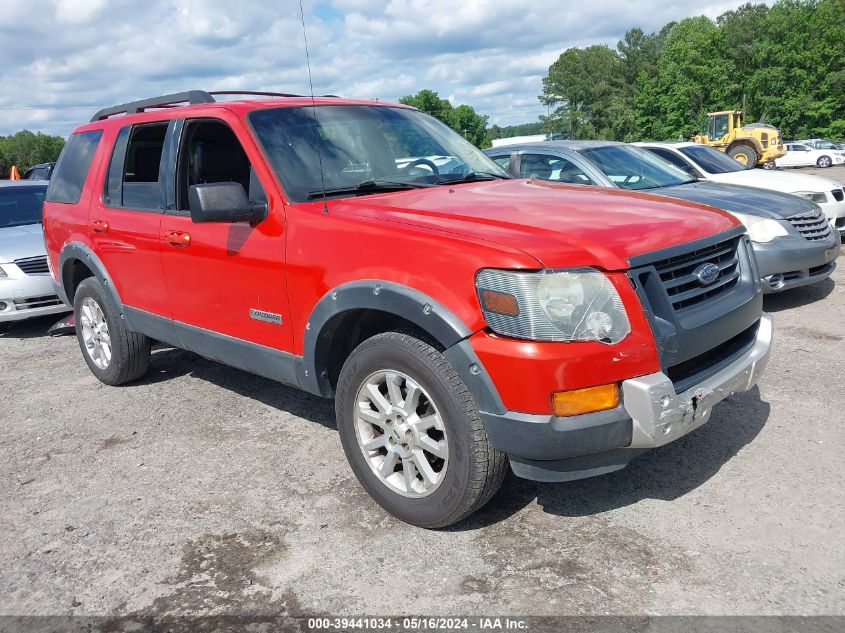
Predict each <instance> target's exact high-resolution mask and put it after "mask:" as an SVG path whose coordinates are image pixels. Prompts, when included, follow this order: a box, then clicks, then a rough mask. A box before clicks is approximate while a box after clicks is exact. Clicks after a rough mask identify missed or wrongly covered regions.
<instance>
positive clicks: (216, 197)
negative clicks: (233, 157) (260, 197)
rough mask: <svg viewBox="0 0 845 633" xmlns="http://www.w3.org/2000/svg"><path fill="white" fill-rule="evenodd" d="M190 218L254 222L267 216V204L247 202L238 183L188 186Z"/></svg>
mask: <svg viewBox="0 0 845 633" xmlns="http://www.w3.org/2000/svg"><path fill="white" fill-rule="evenodd" d="M188 204H189V206H190V208H191V221H192V222H196V223H198V224H199V223H203V222H230V223H231V222H249V223H250V224H256V223H258V222H261V221H262V220H264V219H266V217H267V203H266V202H250V201H249V198H247V195H246V191H245V190H244V187H243V185H242V184H240V183H239V182H212V183H208V184H205V185H191V187H190V188H189V189H188Z"/></svg>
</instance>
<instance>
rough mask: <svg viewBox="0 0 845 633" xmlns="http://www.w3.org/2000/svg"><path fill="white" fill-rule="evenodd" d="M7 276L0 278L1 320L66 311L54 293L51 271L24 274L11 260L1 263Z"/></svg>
mask: <svg viewBox="0 0 845 633" xmlns="http://www.w3.org/2000/svg"><path fill="white" fill-rule="evenodd" d="M3 270H4V271H5V272H6V273H7V274H8V277H3V278H0V323H5V322H8V321H21V320H23V319H29V318H32V317H37V316H44V315H47V314H59V313H61V312H68V311H69V310H70V308H69V307H67V306H66V305H64V304H63V303H62V300H61V299H60V298H59V297H58V296H56V292H55V290H54V288H53V281H52V277H51V276H50V275H41V274H39V275H27V274H24V273H23V271H21V270H20V269H19V268H17V267H16V266H14V265H13V264H3Z"/></svg>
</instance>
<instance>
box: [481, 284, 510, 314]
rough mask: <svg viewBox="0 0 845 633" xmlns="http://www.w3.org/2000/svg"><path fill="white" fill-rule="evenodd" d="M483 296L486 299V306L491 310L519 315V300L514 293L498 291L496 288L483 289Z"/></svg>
mask: <svg viewBox="0 0 845 633" xmlns="http://www.w3.org/2000/svg"><path fill="white" fill-rule="evenodd" d="M481 298H482V299H483V300H484V307H485V308H486V309H487V310H488V311H489V312H496V313H498V314H505V315H507V316H519V302H518V301H517V300H516V297H514V296H513V295H509V294H507V293H505V292H496V291H495V290H482V291H481Z"/></svg>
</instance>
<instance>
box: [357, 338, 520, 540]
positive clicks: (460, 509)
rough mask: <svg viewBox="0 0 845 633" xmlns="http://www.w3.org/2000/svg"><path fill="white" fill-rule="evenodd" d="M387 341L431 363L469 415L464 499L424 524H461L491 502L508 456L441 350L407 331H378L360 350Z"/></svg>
mask: <svg viewBox="0 0 845 633" xmlns="http://www.w3.org/2000/svg"><path fill="white" fill-rule="evenodd" d="M384 343H387V344H390V345H393V346H396V347H400V348H403V349H405V350H407V351H408V352H409V353H411V354H414V355H416V356H417V357H418V358H419V359H420V360H423V361H424V362H426V363H428V364H429V365H430V366H431V368H432V369H434V371H435V372H437V373H438V374H440V375H441V376H442V377H443V378H444V379H445V381H446V382H447V383H448V385H449V387H450V388H451V390H452V391H453V393H454V394H456V397H457V402H456V404H457V405H458V408H459V409H460V410H461V411H463V412H464V414H465V419H466V421H467V422H468V424H469V427H470V429H469V433H470V438H471V442H472V450H473V452H474V459H471V460H470V464H471V471H470V480H469V483H468V485H467V488H466V492H465V494H464V498H463V499H462V500H461V502H460V503H459V504H458V505H457V507H456V509H455V511H454V512H453V513H452V514H451V515H450V516H448V517H446V518H444V519H442V520H441V521H438V522H437V523H433V524H430V525H425V526H423V527H427V528H442V527H446V526H449V525H452V524H454V523H458V522H459V521H461V520H463V519H465V518H466V517H467V516H469V515H470V514H472V513H474V512H476V511H477V510H478V509H480V508H481V507H482V506H484V505H485V504H486V503H487V502H489V501H490V499H491V498H492V497H493V495H495V494H496V492H497V491H498V490H499V488H500V487H501V485H502V482H503V481H504V478H505V475H506V474H507V469H508V460H507V457H506V456H505V454H504V453H502V452H500V451H498V450H496V449H495V448H493V446H492V445H491V444H490V441H489V439H488V437H487V432H486V431H485V429H484V423H483V422H482V421H481V416H480V415H479V413H478V407H477V406H476V403H475V399H474V398H473V397H472V394H471V393H470V391H469V389H468V388H467V386H466V385H465V384H464V381H463V380H462V379H461V377H460V375H458V372H457V371H455V368H454V367H453V366H452V364H451V363H450V362H449V360H448V359H447V358H446V357H445V356H443V354H441V353H440V351H439V350H437V349H435V348H434V347H433V346H432V345H431V344H429V343H428V342H426V341H423V340H420V338H417V337H416V336H413V335H412V334H409V333H408V332H407V331H398V332H385V333H383V334H377V335H375V336H373V337H372V338H369V339H367V340H366V341H364V342H363V343H362V344H361V345H360V346H359V347H358V348H357V349H361V347H363V346H370V345H378V344H384ZM356 351H357V350H356ZM353 354H354V352H353Z"/></svg>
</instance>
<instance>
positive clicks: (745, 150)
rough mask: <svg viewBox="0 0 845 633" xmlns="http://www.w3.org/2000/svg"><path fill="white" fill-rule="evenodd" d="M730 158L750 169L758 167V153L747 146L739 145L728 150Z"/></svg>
mask: <svg viewBox="0 0 845 633" xmlns="http://www.w3.org/2000/svg"><path fill="white" fill-rule="evenodd" d="M728 156H730V157H731V158H733V159H735V160H737V161H739V162H740V163H742V164H743V165H745V166H746V167H748V168H749V169H750V168H752V167H754V166H756V165H757V152H755V151H754V150H753V149H751V148H750V147H748V146H747V145H738V146H737V147H732V148H731V149H730V150H728Z"/></svg>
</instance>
